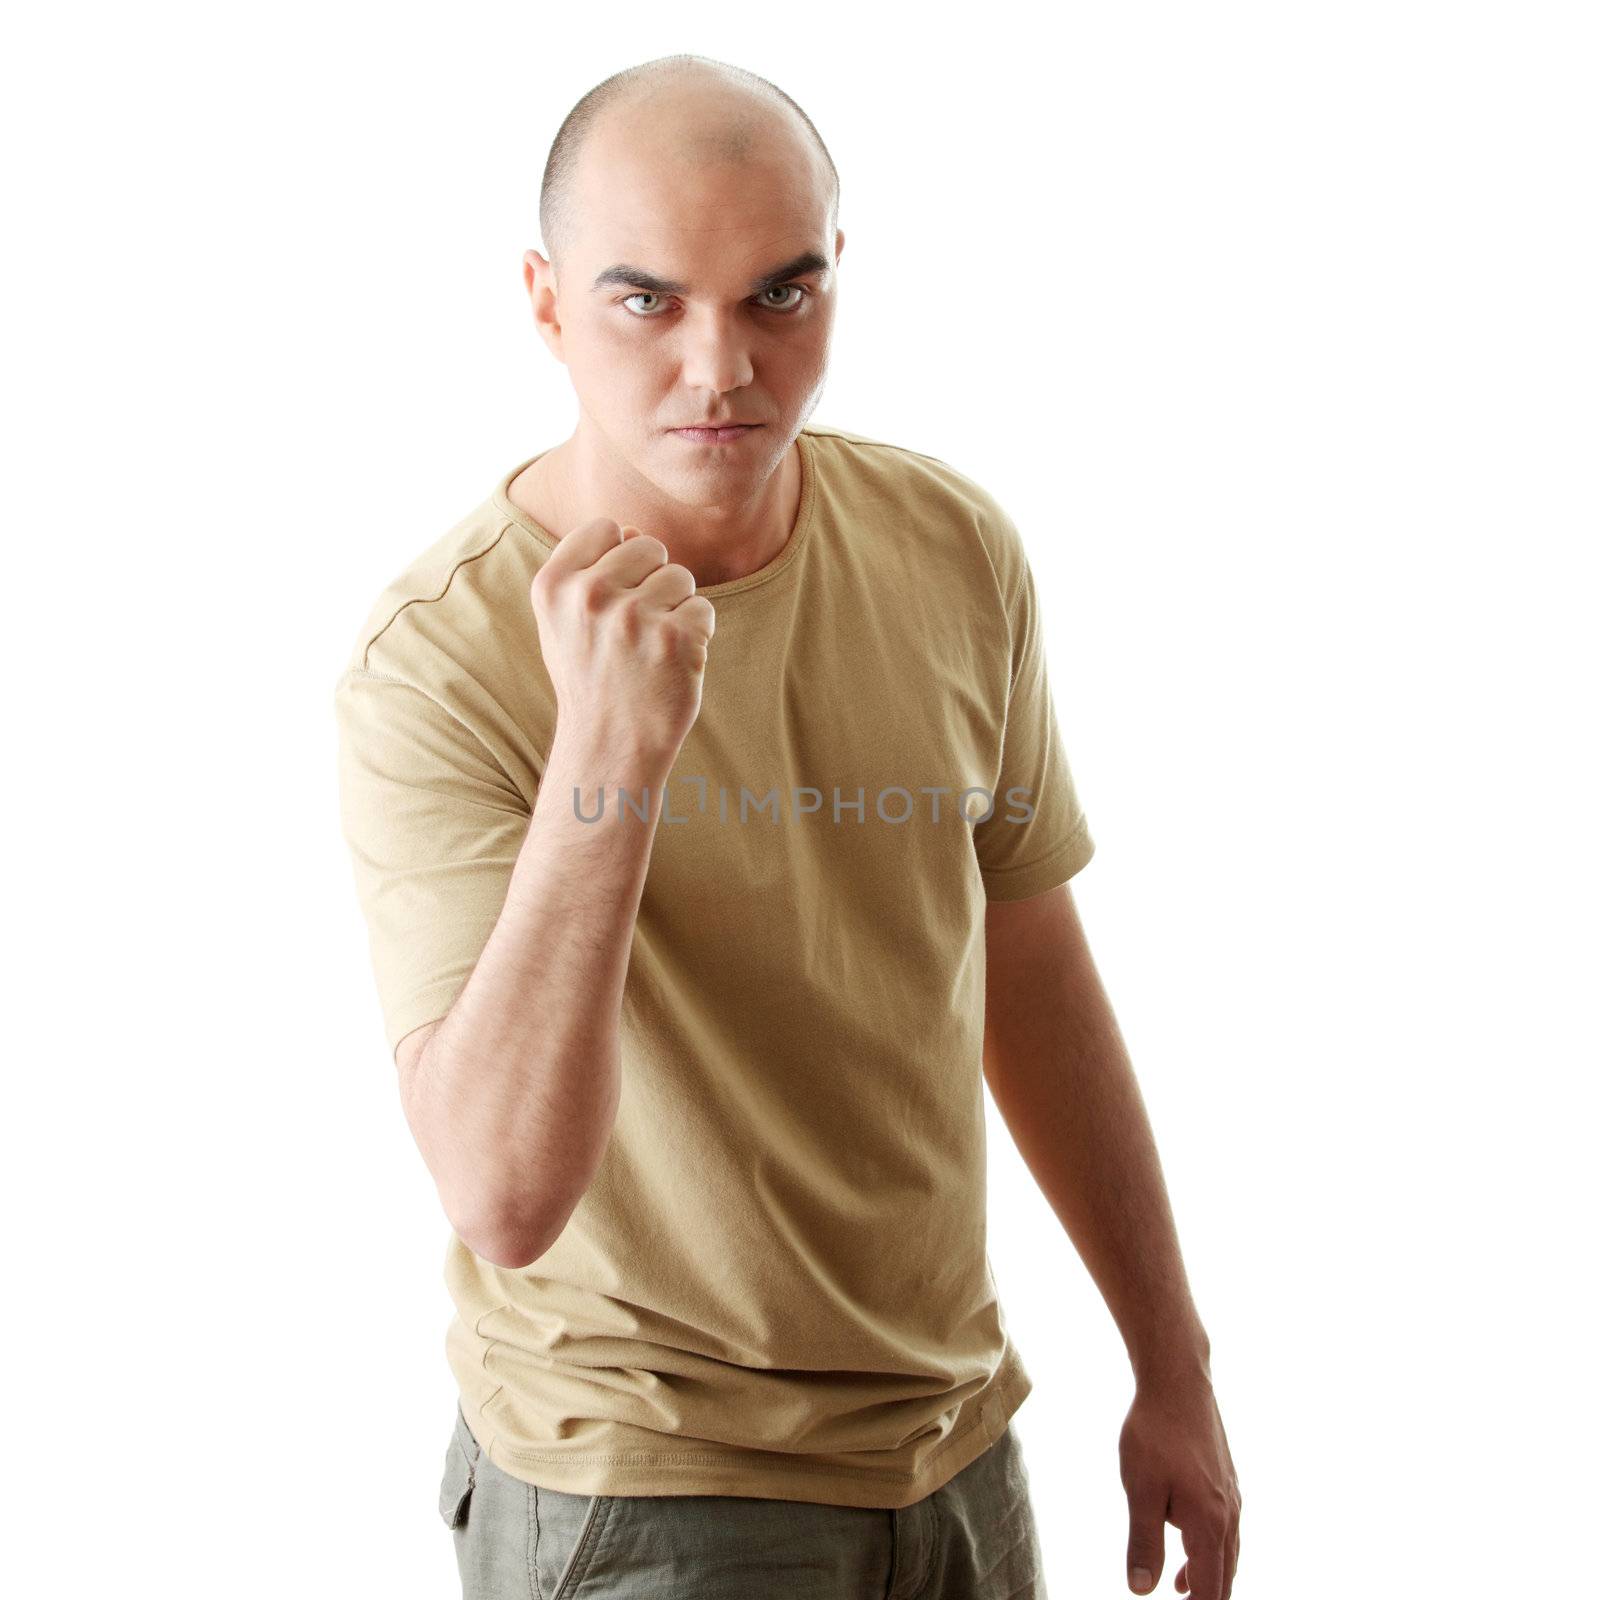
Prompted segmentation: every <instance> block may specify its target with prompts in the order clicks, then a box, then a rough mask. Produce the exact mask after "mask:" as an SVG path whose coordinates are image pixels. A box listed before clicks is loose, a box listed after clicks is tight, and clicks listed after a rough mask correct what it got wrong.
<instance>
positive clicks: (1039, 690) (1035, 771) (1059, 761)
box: [973, 506, 1094, 900]
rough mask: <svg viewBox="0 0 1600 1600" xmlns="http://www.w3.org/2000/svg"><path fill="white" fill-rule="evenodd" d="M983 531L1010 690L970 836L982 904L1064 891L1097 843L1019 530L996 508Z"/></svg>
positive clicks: (1092, 852)
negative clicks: (984, 810)
mask: <svg viewBox="0 0 1600 1600" xmlns="http://www.w3.org/2000/svg"><path fill="white" fill-rule="evenodd" d="M987 521H988V530H989V541H988V548H989V550H990V556H991V560H992V562H993V565H994V571H995V578H996V581H997V582H998V584H999V587H1000V595H1001V599H1002V602H1003V603H1004V606H1005V613H1006V626H1007V634H1008V638H1009V646H1010V671H1011V681H1010V689H1009V692H1008V695H1007V699H1006V708H1005V726H1004V730H1003V734H1002V744H1001V757H1000V778H999V781H998V783H997V784H996V785H995V793H994V809H993V811H992V812H991V813H990V815H989V816H988V817H987V818H986V819H985V820H984V821H982V822H979V823H977V824H976V825H975V826H974V828H973V844H974V847H975V848H976V850H977V853H978V866H979V871H980V873H981V875H982V878H983V887H984V893H985V895H986V896H987V898H988V899H990V900H1025V899H1027V898H1028V897H1029V896H1030V895H1036V894H1043V893H1044V892H1045V890H1047V889H1053V888H1055V887H1056V886H1057V885H1058V884H1062V883H1065V882H1066V881H1067V880H1068V879H1069V878H1071V877H1072V876H1073V875H1074V874H1075V873H1076V872H1078V871H1079V870H1080V869H1081V868H1082V867H1084V866H1085V865H1087V864H1088V861H1089V858H1090V857H1091V856H1093V854H1094V840H1093V839H1092V838H1091V837H1090V833H1089V822H1088V818H1087V817H1086V816H1085V815H1084V811H1083V807H1082V805H1081V804H1080V803H1079V800H1078V792H1077V788H1076V785H1075V784H1074V782H1073V777H1072V771H1071V768H1070V767H1069V766H1068V764H1067V755H1066V749H1065V747H1064V745H1063V743H1062V739H1061V730H1060V728H1059V726H1058V724H1057V721H1056V713H1055V703H1054V700H1053V698H1052V696H1051V692H1050V682H1049V674H1048V672H1047V670H1046V666H1045V655H1044V636H1043V633H1042V630H1041V627H1040V610H1039V595H1038V589H1037V587H1036V585H1035V583H1034V577H1033V571H1032V569H1031V567H1030V566H1029V564H1028V558H1027V553H1026V551H1025V549H1024V548H1023V545H1022V540H1021V537H1020V535H1019V534H1018V533H1017V530H1016V527H1015V526H1014V524H1013V523H1012V522H1011V520H1010V518H1009V517H1007V516H1006V515H1005V513H1004V512H1002V511H1000V510H999V508H998V507H997V506H991V514H990V517H989V518H988V519H987ZM1013 790H1016V791H1018V792H1017V793H1015V794H1013V793H1012V791H1013Z"/></svg>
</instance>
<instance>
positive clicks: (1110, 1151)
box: [983, 884, 1240, 1600]
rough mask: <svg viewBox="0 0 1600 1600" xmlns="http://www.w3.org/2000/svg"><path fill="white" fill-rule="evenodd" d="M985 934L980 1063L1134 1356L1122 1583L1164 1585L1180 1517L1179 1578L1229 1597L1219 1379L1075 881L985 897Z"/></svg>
mask: <svg viewBox="0 0 1600 1600" xmlns="http://www.w3.org/2000/svg"><path fill="white" fill-rule="evenodd" d="M986 946H987V949H986V958H987V965H988V977H987V988H986V999H985V1016H984V1040H983V1071H984V1077H985V1079H986V1081H987V1082H988V1085H989V1090H990V1093H991V1094H992V1095H993V1096H994V1101H995V1104H996V1106H997V1107H998V1108H999V1110H1000V1114H1001V1115H1002V1116H1003V1117H1004V1119H1005V1122H1006V1126H1007V1128H1008V1129H1009V1130H1010V1132H1011V1136H1012V1138H1013V1139H1014V1140H1015V1142H1016V1146H1017V1149H1018V1151H1019V1152H1020V1153H1021V1155H1022V1158H1023V1160H1024V1161H1025V1162H1026V1163H1027V1166H1028V1169H1029V1171H1030V1172H1031V1173H1032V1174H1033V1177H1034V1179H1035V1181H1036V1182H1037V1183H1038V1185H1039V1188H1040V1190H1041V1191H1042V1192H1043V1194H1044V1196H1045V1199H1046V1200H1047V1201H1049V1203H1050V1207H1051V1209H1052V1210H1053V1211H1054V1212H1055V1214H1056V1216H1057V1218H1058V1219H1059V1220H1060V1222H1061V1225H1062V1227H1063V1228H1065V1230H1066V1232H1067V1234H1068V1236H1069V1237H1070V1238H1071V1240H1072V1243H1073V1245H1074V1247H1075V1248H1076V1249H1077V1251H1078V1254H1079V1255H1080V1256H1081V1257H1082V1258H1083V1262H1084V1265H1085V1266H1086V1267H1087V1268H1088V1269H1089V1272H1090V1275H1091V1276H1092V1277H1093V1278H1094V1280H1095V1283H1096V1286H1097V1287H1098V1288H1099V1290H1100V1293H1101V1294H1102V1296H1104V1298H1105V1302H1106V1305H1107V1308H1108V1309H1109V1310H1110V1312H1111V1314H1112V1317H1113V1318H1114V1319H1115V1321H1116V1324H1117V1327H1118V1329H1119V1331H1120V1332H1121V1334H1122V1338H1123V1341H1124V1343H1125V1344H1126V1346H1127V1349H1128V1357H1129V1360H1130V1361H1131V1363H1132V1365H1133V1371H1134V1379H1135V1395H1134V1400H1133V1405H1132V1407H1131V1409H1130V1410H1129V1412H1128V1417H1127V1420H1126V1422H1125V1423H1124V1425H1123V1430H1122V1437H1121V1441H1120V1452H1121V1462H1122V1482H1123V1488H1124V1489H1125V1490H1126V1492H1127V1495H1128V1505H1129V1516H1130V1535H1129V1543H1128V1582H1129V1585H1130V1587H1131V1588H1132V1589H1133V1590H1134V1592H1135V1593H1139V1594H1147V1593H1149V1592H1150V1591H1151V1590H1153V1589H1154V1588H1155V1585H1156V1583H1157V1582H1158V1581H1159V1579H1160V1577H1161V1568H1162V1561H1163V1555H1164V1547H1165V1539H1164V1527H1163V1524H1164V1523H1165V1522H1167V1521H1171V1522H1173V1523H1175V1524H1176V1525H1177V1526H1178V1528H1179V1529H1181V1530H1182V1534H1183V1544H1184V1551H1185V1554H1186V1556H1187V1558H1188V1560H1187V1562H1186V1567H1185V1569H1184V1570H1180V1571H1179V1573H1178V1575H1177V1580H1176V1581H1177V1586H1178V1588H1179V1589H1180V1590H1182V1589H1185V1588H1187V1589H1188V1590H1189V1592H1190V1593H1191V1595H1192V1596H1193V1600H1227V1596H1228V1595H1229V1594H1230V1593H1231V1591H1232V1588H1233V1573H1234V1567H1235V1565H1236V1564H1237V1561H1238V1541H1239V1532H1238V1529H1239V1507H1240V1496H1239V1487H1238V1482H1237V1479H1236V1477H1235V1474H1234V1469H1233V1459H1232V1457H1231V1455H1230V1454H1229V1452H1228V1442H1227V1438H1226V1435H1225V1434H1224V1432H1223V1428H1222V1419H1221V1417H1220V1415H1219V1414H1218V1411H1217V1406H1216V1399H1215V1396H1214V1394H1213V1392H1212V1387H1211V1368H1210V1353H1211V1352H1210V1341H1209V1339H1208V1338H1207V1336H1206V1332H1205V1329H1204V1328H1203V1327H1202V1325H1201V1322H1200V1318H1199V1314H1198V1313H1197V1312H1196V1310H1195V1307H1194V1302H1193V1300H1192V1298H1191V1296H1190V1292H1189V1284H1188V1279H1187V1277H1186V1275H1185V1272H1184V1267H1183V1260H1182V1256H1181V1255H1180V1253H1179V1249H1178V1237H1177V1229H1176V1226H1175V1225H1174V1222H1173V1216H1172V1207H1171V1203H1170V1201H1169V1200H1168V1197H1167V1191H1166V1185H1165V1182H1164V1181H1163V1179H1162V1175H1161V1163H1160V1159H1159V1157H1158V1156H1157V1154H1156V1146H1155V1138H1154V1135H1153V1134H1152V1132H1151V1129H1150V1121H1149V1118H1148V1116H1147V1115H1146V1113H1145V1107H1144V1100H1143V1097H1142V1096H1141V1094H1140V1092H1139V1085H1138V1082H1137V1080H1136V1079H1135V1077H1134V1074H1133V1065H1132V1062H1131V1061H1130V1060H1129V1057H1128V1051H1127V1047H1126V1045H1125V1044H1124V1042H1123V1038H1122V1032H1121V1030H1120V1029H1119V1028H1118V1026H1117V1021H1116V1018H1115V1016H1114V1015H1113V1013H1112V1010H1111V1005H1110V1001H1109V1000H1108V998H1107V996H1106V993H1105V989H1104V987H1103V986H1102V984H1101V982H1100V975H1099V973H1098V971H1097V970H1096V968H1095V965H1094V959H1093V957H1092V956H1091V954H1090V952H1089V947H1088V941H1087V939H1086V938H1085V936H1084V932H1083V927H1082V924H1081V923H1080V921H1079V920H1078V913H1077V908H1076V906H1075V904H1074V903H1073V899H1072V893H1071V889H1070V887H1069V886H1068V885H1067V884H1061V885H1060V886H1059V887H1057V888H1054V889H1051V890H1049V891H1047V892H1046V893H1044V894H1039V895H1033V896H1031V897H1029V898H1028V899H1025V900H1009V901H991V902H990V903H989V906H988V912H987V924H986ZM1141 1569H1142V1570H1141ZM1144 1573H1148V1575H1149V1581H1148V1582H1144V1583H1141V1582H1140V1578H1141V1577H1142V1576H1143V1574H1144ZM1186 1577H1187V1580H1188V1581H1187V1583H1186V1582H1185V1579H1186Z"/></svg>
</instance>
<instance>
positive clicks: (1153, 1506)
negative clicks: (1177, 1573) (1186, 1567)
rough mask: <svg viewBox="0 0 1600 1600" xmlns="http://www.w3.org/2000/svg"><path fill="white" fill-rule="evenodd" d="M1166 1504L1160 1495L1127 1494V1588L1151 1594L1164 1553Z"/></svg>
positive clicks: (1165, 1543) (1156, 1581)
mask: <svg viewBox="0 0 1600 1600" xmlns="http://www.w3.org/2000/svg"><path fill="white" fill-rule="evenodd" d="M1166 1523H1167V1503H1166V1500H1165V1498H1164V1497H1162V1496H1160V1495H1150V1494H1143V1495H1139V1496H1137V1497H1136V1496H1134V1495H1131V1494H1130V1495H1129V1496H1128V1587H1129V1588H1130V1589H1132V1590H1133V1592H1134V1593H1135V1594H1151V1593H1153V1592H1154V1590H1155V1586H1156V1585H1157V1584H1158V1583H1159V1582H1160V1581H1161V1563H1162V1562H1163V1561H1164V1560H1165V1559H1166V1554H1167V1529H1166Z"/></svg>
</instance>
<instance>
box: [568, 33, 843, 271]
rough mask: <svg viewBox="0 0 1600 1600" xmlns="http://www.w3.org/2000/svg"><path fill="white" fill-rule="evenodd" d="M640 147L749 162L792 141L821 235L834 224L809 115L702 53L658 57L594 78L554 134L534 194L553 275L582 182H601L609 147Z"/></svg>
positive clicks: (826, 169) (832, 188)
mask: <svg viewBox="0 0 1600 1600" xmlns="http://www.w3.org/2000/svg"><path fill="white" fill-rule="evenodd" d="M641 145H643V146H645V147H647V148H649V149H651V150H654V151H658V152H661V151H664V152H665V153H666V155H667V156H669V157H670V158H671V160H672V161H673V162H674V163H676V164H681V165H682V166H683V167H684V168H685V169H687V170H689V171H699V170H703V169H705V168H708V167H712V166H733V167H743V166H752V167H753V166H755V165H758V164H759V163H760V161H761V159H762V157H763V156H766V155H771V154H773V153H775V152H780V151H782V150H783V149H784V148H785V146H789V147H792V148H793V149H795V151H796V152H797V155H798V158H799V159H800V160H801V161H802V162H805V163H807V164H810V163H819V164H820V166H821V170H822V173H823V175H824V181H825V184H826V190H827V193H828V196H829V207H828V233H829V234H830V235H831V234H832V231H833V229H834V227H835V226H836V225H837V222H838V214H839V172H838V169H837V168H836V167H835V166H834V164H833V157H832V156H831V155H829V154H828V149H827V146H826V145H825V144H823V142H822V137H821V135H820V134H819V133H818V132H817V130H816V128H815V127H814V126H813V124H812V122H811V119H810V118H809V117H808V116H807V115H806V114H805V112H804V111H802V110H801V109H800V107H799V106H798V105H797V104H796V103H795V102H794V101H793V100H791V99H790V98H789V96H788V95H786V94H785V93H784V92H783V90H782V89H780V88H778V86H777V85H776V84H774V83H769V82H768V81H767V79H765V78H762V77H759V76H757V74H755V73H753V72H749V71H746V70H745V68H743V67H736V66H732V65H730V64H729V63H727V62H723V61H713V60H711V59H710V58H709V57H706V56H698V55H689V54H679V55H670V56H660V57H657V58H656V59H655V60H653V61H646V62H642V63H641V64H640V65H638V66H635V67H627V68H625V69H624V70H623V71H621V72H617V73H613V74H612V75H611V76H610V77H609V78H606V79H605V80H604V81H603V82H601V83H597V84H596V85H595V86H594V88H592V89H591V90H589V92H588V93H587V94H586V95H584V97H583V98H582V99H581V100H579V101H578V103H577V104H576V105H575V106H574V107H573V108H572V110H571V111H569V112H568V113H567V116H566V119H565V121H563V122H562V124H561V127H560V129H559V130H558V131H557V133H556V137H555V142H554V143H553V144H552V145H551V147H550V155H549V158H548V159H547V161H546V162H545V169H544V182H543V185H542V187H541V189H540V193H539V231H540V233H541V234H542V235H543V237H544V246H545V254H546V256H547V257H548V259H549V261H550V264H551V266H552V267H553V268H554V269H555V271H556V274H557V276H558V277H559V276H560V271H561V264H562V262H563V260H565V259H567V258H569V257H570V255H571V251H572V245H573V242H574V240H575V239H576V238H577V237H578V234H579V229H580V228H581V226H582V219H583V214H584V196H585V193H586V190H587V189H589V188H590V187H591V186H594V185H599V186H601V187H602V188H603V185H604V180H605V168H606V165H607V154H608V152H609V151H613V150H614V151H626V150H628V149H630V148H638V147H640V146H641ZM586 178H587V180H588V182H587V183H586V182H585V179H586Z"/></svg>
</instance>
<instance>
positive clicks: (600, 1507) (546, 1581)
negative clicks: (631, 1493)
mask: <svg viewBox="0 0 1600 1600" xmlns="http://www.w3.org/2000/svg"><path fill="white" fill-rule="evenodd" d="M529 1493H530V1494H531V1496H532V1499H533V1559H534V1565H535V1567H536V1568H537V1573H538V1592H539V1593H540V1594H542V1595H546V1596H548V1597H549V1600H572V1597H573V1596H574V1595H575V1594H576V1593H577V1592H578V1590H579V1586H580V1585H581V1584H582V1582H583V1579H584V1575H585V1573H587V1572H588V1570H589V1567H590V1565H591V1563H592V1562H593V1560H594V1556H595V1551H596V1548H597V1546H598V1544H599V1540H600V1533H601V1530H602V1529H603V1528H604V1526H605V1521H606V1517H607V1515H608V1514H609V1513H610V1510H611V1507H612V1504H613V1502H614V1499H615V1497H614V1496H612V1495H604V1494H568V1493H566V1491H565V1490H561V1489H540V1488H537V1487H535V1486H532V1485H530V1486H529Z"/></svg>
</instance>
